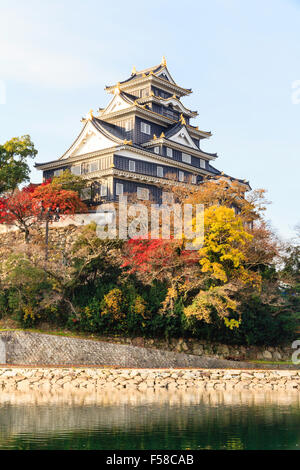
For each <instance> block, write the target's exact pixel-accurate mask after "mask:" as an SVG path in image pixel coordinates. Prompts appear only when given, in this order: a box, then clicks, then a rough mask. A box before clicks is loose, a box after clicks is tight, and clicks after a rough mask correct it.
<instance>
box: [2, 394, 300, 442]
mask: <svg viewBox="0 0 300 470" xmlns="http://www.w3.org/2000/svg"><path fill="white" fill-rule="evenodd" d="M299 423H300V394H299V393H298V392H296V391H295V392H292V391H291V392H287V391H283V392H277V391H276V392H274V391H273V392H272V391H265V392H263V391H259V392H252V391H249V390H245V391H240V392H237V391H199V390H192V389H187V390H182V391H181V390H176V391H167V390H163V389H161V390H152V389H149V390H146V391H138V390H130V391H127V392H126V391H125V390H111V391H109V390H103V391H98V392H96V393H90V392H81V391H78V392H75V393H73V394H72V393H69V392H68V393H67V392H52V393H51V392H48V393H45V392H31V393H24V392H15V393H5V392H3V391H2V392H1V393H0V449H16V448H21V449H106V450H109V449H116V450H117V449H130V450H133V449H170V450H180V449H298V448H299V449H300V427H299ZM298 446H299V447H298Z"/></svg>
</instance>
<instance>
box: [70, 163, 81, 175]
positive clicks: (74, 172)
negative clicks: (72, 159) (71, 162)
mask: <svg viewBox="0 0 300 470" xmlns="http://www.w3.org/2000/svg"><path fill="white" fill-rule="evenodd" d="M71 173H72V175H77V176H78V175H81V165H75V166H72V167H71Z"/></svg>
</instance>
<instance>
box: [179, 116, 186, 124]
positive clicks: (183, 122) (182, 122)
mask: <svg viewBox="0 0 300 470" xmlns="http://www.w3.org/2000/svg"><path fill="white" fill-rule="evenodd" d="M179 120H180V122H181V124H182V125H183V126H186V120H185V119H184V116H183V114H182V113H181V114H180V119H179Z"/></svg>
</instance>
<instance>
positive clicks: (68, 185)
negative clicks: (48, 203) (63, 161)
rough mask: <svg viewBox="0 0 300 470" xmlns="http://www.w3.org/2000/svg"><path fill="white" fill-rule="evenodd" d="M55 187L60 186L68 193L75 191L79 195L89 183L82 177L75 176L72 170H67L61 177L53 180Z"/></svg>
mask: <svg viewBox="0 0 300 470" xmlns="http://www.w3.org/2000/svg"><path fill="white" fill-rule="evenodd" d="M52 184H53V185H54V186H59V187H61V188H62V189H65V190H66V191H75V192H77V193H78V194H80V193H81V191H82V190H83V189H84V188H85V187H86V186H87V181H86V180H84V179H83V178H82V177H81V176H78V175H73V173H71V172H70V170H65V171H64V172H63V173H62V174H61V175H59V176H55V177H54V178H53V180H52Z"/></svg>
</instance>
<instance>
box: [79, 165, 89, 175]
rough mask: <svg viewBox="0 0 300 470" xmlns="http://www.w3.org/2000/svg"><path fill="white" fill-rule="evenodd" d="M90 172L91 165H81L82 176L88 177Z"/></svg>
mask: <svg viewBox="0 0 300 470" xmlns="http://www.w3.org/2000/svg"><path fill="white" fill-rule="evenodd" d="M89 172H90V164H89V163H82V165H81V174H82V175H86V174H87V173H89Z"/></svg>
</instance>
